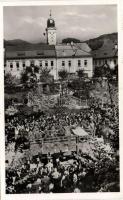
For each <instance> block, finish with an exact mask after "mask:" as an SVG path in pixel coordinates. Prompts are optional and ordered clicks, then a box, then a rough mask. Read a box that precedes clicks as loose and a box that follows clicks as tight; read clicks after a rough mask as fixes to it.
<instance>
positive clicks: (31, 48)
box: [5, 14, 93, 80]
mask: <svg viewBox="0 0 123 200" xmlns="http://www.w3.org/2000/svg"><path fill="white" fill-rule="evenodd" d="M46 37H47V44H40V43H39V44H25V45H24V46H18V45H17V46H6V47H5V74H7V73H10V74H11V75H12V76H16V77H17V78H20V77H21V74H22V73H23V72H24V70H25V69H26V67H32V68H34V67H35V66H37V67H38V68H39V73H40V72H41V69H43V68H47V69H49V71H50V74H51V75H52V76H53V77H54V79H55V80H57V79H59V77H58V72H59V71H60V70H63V69H64V70H66V71H67V72H68V73H73V74H76V73H77V71H78V70H80V69H82V70H83V71H84V73H85V74H86V75H87V77H89V78H91V77H92V76H93V59H92V55H91V53H90V51H91V49H90V48H89V47H88V45H87V44H86V43H82V44H81V45H80V44H78V45H77V44H75V45H74V44H56V27H55V21H54V20H53V18H52V17H51V14H50V18H49V19H48V20H47V28H46Z"/></svg>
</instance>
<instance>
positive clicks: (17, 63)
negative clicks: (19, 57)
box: [16, 62, 19, 71]
mask: <svg viewBox="0 0 123 200" xmlns="http://www.w3.org/2000/svg"><path fill="white" fill-rule="evenodd" d="M16 67H17V71H18V70H19V62H16Z"/></svg>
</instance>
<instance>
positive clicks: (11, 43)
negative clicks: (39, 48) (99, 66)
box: [4, 33, 118, 50]
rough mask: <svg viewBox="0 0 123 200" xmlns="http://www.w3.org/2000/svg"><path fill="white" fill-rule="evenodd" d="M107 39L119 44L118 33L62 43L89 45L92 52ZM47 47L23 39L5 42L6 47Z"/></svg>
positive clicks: (67, 39) (68, 39) (67, 40)
mask: <svg viewBox="0 0 123 200" xmlns="http://www.w3.org/2000/svg"><path fill="white" fill-rule="evenodd" d="M106 39H110V40H112V42H113V43H115V42H117V40H118V33H110V34H104V35H101V36H99V37H97V38H93V39H89V40H86V41H80V40H78V39H76V38H64V39H63V40H62V43H71V41H73V42H74V43H83V42H85V43H87V44H88V45H89V47H90V48H91V49H92V50H96V49H99V48H100V47H101V46H102V45H103V43H104V40H106ZM41 44H42V45H45V44H46V43H43V42H39V43H31V42H27V41H24V40H21V39H15V40H4V46H20V45H21V46H26V45H31V46H32V45H33V46H34V45H41Z"/></svg>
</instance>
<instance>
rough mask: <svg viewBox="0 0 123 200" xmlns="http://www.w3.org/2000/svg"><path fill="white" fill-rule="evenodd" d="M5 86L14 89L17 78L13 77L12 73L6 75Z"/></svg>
mask: <svg viewBox="0 0 123 200" xmlns="http://www.w3.org/2000/svg"><path fill="white" fill-rule="evenodd" d="M4 84H5V86H7V87H9V88H10V87H11V88H12V87H14V86H15V85H16V77H14V76H12V75H11V74H10V73H7V74H5V76H4Z"/></svg>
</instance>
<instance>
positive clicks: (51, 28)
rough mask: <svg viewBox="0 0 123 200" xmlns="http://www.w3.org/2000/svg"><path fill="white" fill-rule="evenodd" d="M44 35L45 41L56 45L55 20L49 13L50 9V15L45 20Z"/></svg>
mask: <svg viewBox="0 0 123 200" xmlns="http://www.w3.org/2000/svg"><path fill="white" fill-rule="evenodd" d="M46 36H47V43H48V44H49V45H56V27H55V21H54V19H53V18H52V15H51V11H50V17H49V19H48V20H47V28H46Z"/></svg>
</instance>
